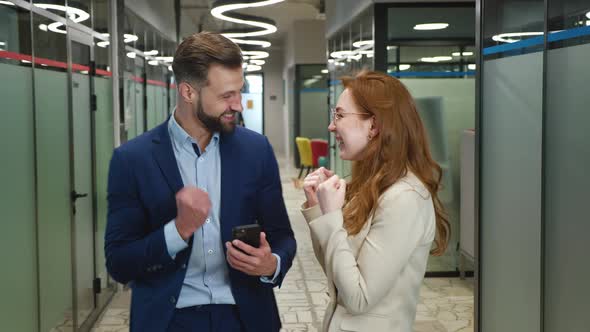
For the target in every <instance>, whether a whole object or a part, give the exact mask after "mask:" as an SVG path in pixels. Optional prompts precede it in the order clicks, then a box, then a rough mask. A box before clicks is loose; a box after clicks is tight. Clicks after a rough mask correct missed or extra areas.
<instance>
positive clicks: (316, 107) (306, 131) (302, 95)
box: [299, 89, 330, 139]
mask: <svg viewBox="0 0 590 332" xmlns="http://www.w3.org/2000/svg"><path fill="white" fill-rule="evenodd" d="M327 98H328V89H303V90H300V91H299V109H300V112H299V119H300V124H301V136H303V137H308V138H310V139H313V138H321V139H328V133H329V132H328V125H329V124H330V122H329V118H330V117H329V109H328V104H327V103H326V99H327Z"/></svg>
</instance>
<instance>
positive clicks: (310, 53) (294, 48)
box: [285, 20, 326, 67]
mask: <svg viewBox="0 0 590 332" xmlns="http://www.w3.org/2000/svg"><path fill="white" fill-rule="evenodd" d="M325 22H326V21H325V20H299V21H295V22H293V25H292V26H291V29H290V30H289V32H288V34H287V40H286V43H285V66H286V67H291V66H293V65H295V64H317V63H325V62H326V38H325V37H324V35H325V33H324V32H325V30H326V24H325Z"/></svg>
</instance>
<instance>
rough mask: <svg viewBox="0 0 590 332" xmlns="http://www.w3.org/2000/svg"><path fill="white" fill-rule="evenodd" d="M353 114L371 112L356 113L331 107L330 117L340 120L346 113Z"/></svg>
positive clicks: (333, 119)
mask: <svg viewBox="0 0 590 332" xmlns="http://www.w3.org/2000/svg"><path fill="white" fill-rule="evenodd" d="M348 114H353V115H371V113H356V112H339V111H338V108H331V109H330V119H332V121H338V120H340V119H342V118H343V117H344V116H345V115H348Z"/></svg>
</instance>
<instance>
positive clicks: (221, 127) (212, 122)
mask: <svg viewBox="0 0 590 332" xmlns="http://www.w3.org/2000/svg"><path fill="white" fill-rule="evenodd" d="M236 113H237V112H236V111H234V110H229V111H225V112H223V113H222V114H221V115H220V116H219V117H214V116H210V115H209V114H207V113H205V110H204V109H203V104H202V103H201V98H199V101H198V102H197V109H196V112H195V114H196V115H197V118H198V119H199V120H200V121H201V122H202V123H203V124H204V125H205V127H206V128H207V129H209V131H210V132H211V133H215V132H220V133H224V134H231V133H232V132H233V131H234V129H235V128H236V123H235V122H228V123H223V122H221V117H222V116H224V115H228V114H233V115H234V116H235V114H236Z"/></svg>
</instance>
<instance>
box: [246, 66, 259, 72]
mask: <svg viewBox="0 0 590 332" xmlns="http://www.w3.org/2000/svg"><path fill="white" fill-rule="evenodd" d="M261 69H262V67H260V66H257V65H248V66H246V71H247V72H252V71H258V70H261Z"/></svg>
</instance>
